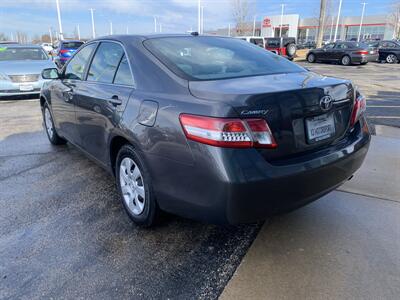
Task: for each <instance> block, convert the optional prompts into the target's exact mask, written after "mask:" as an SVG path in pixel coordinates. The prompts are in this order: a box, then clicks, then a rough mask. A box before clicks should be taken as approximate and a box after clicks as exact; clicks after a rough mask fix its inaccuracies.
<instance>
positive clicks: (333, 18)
mask: <svg viewBox="0 0 400 300" xmlns="http://www.w3.org/2000/svg"><path fill="white" fill-rule="evenodd" d="M334 21H335V17H334V16H332V24H331V33H330V34H329V42H332V33H333V22H334Z"/></svg>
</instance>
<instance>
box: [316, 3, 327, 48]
mask: <svg viewBox="0 0 400 300" xmlns="http://www.w3.org/2000/svg"><path fill="white" fill-rule="evenodd" d="M325 22H326V0H321V8H320V12H319V22H318V35H317V48H321V46H322V40H323V38H324V29H325Z"/></svg>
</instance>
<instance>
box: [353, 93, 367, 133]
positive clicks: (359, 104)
mask: <svg viewBox="0 0 400 300" xmlns="http://www.w3.org/2000/svg"><path fill="white" fill-rule="evenodd" d="M366 109H367V99H366V98H365V96H364V95H361V94H360V93H359V92H356V100H355V101H354V107H353V111H352V113H351V119H350V126H354V125H355V124H356V123H357V121H358V120H359V119H360V116H361V115H362V114H363V113H364V112H365V110H366Z"/></svg>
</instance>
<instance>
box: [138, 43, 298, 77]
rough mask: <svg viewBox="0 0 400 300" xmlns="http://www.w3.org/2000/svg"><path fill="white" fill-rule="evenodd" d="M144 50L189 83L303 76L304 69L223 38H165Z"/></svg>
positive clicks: (269, 53) (246, 44)
mask: <svg viewBox="0 0 400 300" xmlns="http://www.w3.org/2000/svg"><path fill="white" fill-rule="evenodd" d="M144 45H145V47H146V48H147V49H148V50H149V51H150V52H151V53H153V54H154V55H155V56H156V57H157V58H158V59H159V60H160V61H161V62H162V63H164V64H165V65H166V66H167V67H168V68H169V69H170V70H172V71H173V72H174V73H175V74H177V75H178V76H180V77H182V78H185V79H188V80H215V79H227V78H235V77H246V76H258V75H269V74H278V73H295V72H304V69H303V68H301V67H299V66H297V65H295V64H293V63H291V62H290V61H288V60H287V59H285V58H282V57H279V56H277V55H275V54H272V53H271V52H269V51H266V50H264V49H262V48H260V47H258V46H256V45H253V44H251V43H247V42H244V41H242V40H239V39H234V38H223V37H198V36H197V37H164V38H152V39H148V40H146V41H144Z"/></svg>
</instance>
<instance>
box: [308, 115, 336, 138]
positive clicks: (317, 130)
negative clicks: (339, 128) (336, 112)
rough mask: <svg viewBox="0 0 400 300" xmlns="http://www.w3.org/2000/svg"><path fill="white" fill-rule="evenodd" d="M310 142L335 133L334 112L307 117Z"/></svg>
mask: <svg viewBox="0 0 400 300" xmlns="http://www.w3.org/2000/svg"><path fill="white" fill-rule="evenodd" d="M306 127H307V138H308V142H309V143H315V142H319V141H322V140H325V139H329V138H330V137H332V136H334V135H335V120H334V118H333V115H332V114H325V115H320V116H317V117H313V118H308V119H306Z"/></svg>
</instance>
